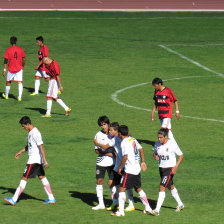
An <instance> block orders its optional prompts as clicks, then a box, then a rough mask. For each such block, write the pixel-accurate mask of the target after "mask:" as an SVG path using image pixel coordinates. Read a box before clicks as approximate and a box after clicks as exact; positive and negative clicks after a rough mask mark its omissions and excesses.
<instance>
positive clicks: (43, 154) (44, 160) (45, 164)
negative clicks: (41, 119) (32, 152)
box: [39, 145, 49, 168]
mask: <svg viewBox="0 0 224 224" xmlns="http://www.w3.org/2000/svg"><path fill="white" fill-rule="evenodd" d="M39 148H40V153H41V155H42V158H43V163H44V168H49V165H48V162H47V160H46V156H45V150H44V145H39Z"/></svg>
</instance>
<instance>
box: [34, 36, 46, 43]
mask: <svg viewBox="0 0 224 224" xmlns="http://www.w3.org/2000/svg"><path fill="white" fill-rule="evenodd" d="M36 40H39V41H41V42H44V38H43V37H42V36H39V37H37V38H36Z"/></svg>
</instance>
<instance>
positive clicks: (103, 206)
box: [92, 205, 105, 210]
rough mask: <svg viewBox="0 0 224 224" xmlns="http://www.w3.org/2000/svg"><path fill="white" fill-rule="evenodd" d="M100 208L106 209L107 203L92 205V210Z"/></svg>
mask: <svg viewBox="0 0 224 224" xmlns="http://www.w3.org/2000/svg"><path fill="white" fill-rule="evenodd" d="M100 209H105V205H97V206H95V207H92V210H100Z"/></svg>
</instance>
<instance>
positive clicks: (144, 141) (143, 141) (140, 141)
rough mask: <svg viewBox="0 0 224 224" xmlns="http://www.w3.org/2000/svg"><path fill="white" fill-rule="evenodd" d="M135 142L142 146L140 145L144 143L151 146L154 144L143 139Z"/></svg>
mask: <svg viewBox="0 0 224 224" xmlns="http://www.w3.org/2000/svg"><path fill="white" fill-rule="evenodd" d="M137 141H138V142H139V143H140V144H142V143H145V144H147V145H151V146H154V145H155V143H156V142H154V141H150V140H144V139H137Z"/></svg>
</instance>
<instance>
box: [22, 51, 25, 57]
mask: <svg viewBox="0 0 224 224" xmlns="http://www.w3.org/2000/svg"><path fill="white" fill-rule="evenodd" d="M25 57H26V55H25V52H24V50H23V49H22V58H25Z"/></svg>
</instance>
